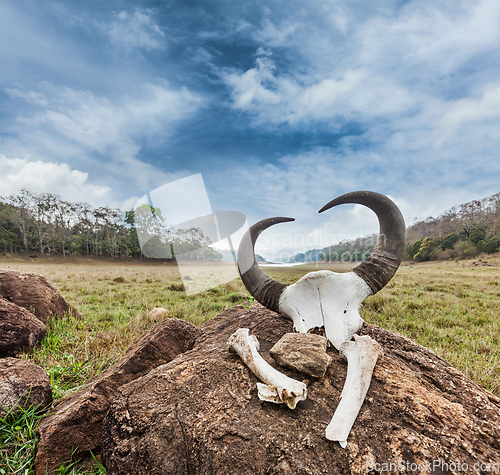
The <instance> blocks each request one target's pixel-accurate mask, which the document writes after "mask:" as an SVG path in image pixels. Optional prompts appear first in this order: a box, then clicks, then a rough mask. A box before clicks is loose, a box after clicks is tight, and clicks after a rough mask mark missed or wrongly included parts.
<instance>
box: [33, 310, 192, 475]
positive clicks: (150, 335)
mask: <svg viewBox="0 0 500 475" xmlns="http://www.w3.org/2000/svg"><path fill="white" fill-rule="evenodd" d="M197 336H198V330H197V328H196V327H195V326H194V325H192V324H190V323H188V322H185V321H183V320H179V319H177V318H171V319H167V320H164V321H163V322H160V323H157V324H156V325H155V326H153V327H152V328H151V329H150V330H149V331H148V332H147V333H145V334H144V335H143V336H142V337H141V338H139V340H137V341H136V342H135V343H134V344H133V345H132V346H131V347H130V348H129V349H128V350H127V353H126V354H125V356H124V357H123V358H122V359H121V360H120V361H118V362H117V363H116V364H114V365H113V366H111V367H110V368H108V369H107V370H106V371H105V372H104V373H102V374H101V375H99V376H98V377H96V378H95V379H94V380H91V381H90V382H89V383H88V384H87V385H86V386H85V387H83V388H82V389H80V390H79V391H78V392H76V393H75V394H73V395H72V396H71V397H69V398H68V399H65V400H63V401H62V402H61V403H60V404H59V405H58V406H57V407H56V408H55V410H54V411H52V414H51V415H50V416H48V417H47V418H46V419H44V420H43V421H42V423H41V424H40V426H39V428H38V433H39V435H40V442H39V443H38V450H37V455H36V462H35V466H36V473H37V474H39V475H42V474H43V475H45V474H46V473H47V471H48V473H53V471H54V470H55V469H56V468H57V467H58V466H59V465H60V464H61V463H63V462H66V461H68V460H69V459H70V458H71V453H72V449H73V448H77V447H78V449H79V450H78V453H77V454H76V457H78V456H84V455H85V452H87V451H89V450H93V451H94V452H95V451H99V449H100V447H101V432H102V421H103V418H104V416H105V414H106V412H107V411H108V409H109V406H110V403H111V400H112V398H113V397H114V396H115V394H116V392H117V390H118V388H119V387H120V386H121V385H123V384H126V383H128V382H130V381H133V380H134V379H136V378H139V377H140V376H143V375H145V374H147V373H148V372H149V371H150V370H151V369H153V368H156V367H157V366H159V365H163V364H165V363H168V362H170V361H172V360H173V359H174V358H175V357H176V356H177V355H179V354H180V353H183V352H185V351H187V350H189V349H191V348H192V347H193V345H194V342H195V340H196V337H197ZM131 473H133V472H131Z"/></svg>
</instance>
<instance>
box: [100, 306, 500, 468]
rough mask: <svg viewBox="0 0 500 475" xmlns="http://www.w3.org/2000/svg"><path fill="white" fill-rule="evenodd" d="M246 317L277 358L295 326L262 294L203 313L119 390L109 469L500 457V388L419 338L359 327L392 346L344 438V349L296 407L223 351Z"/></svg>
mask: <svg viewBox="0 0 500 475" xmlns="http://www.w3.org/2000/svg"><path fill="white" fill-rule="evenodd" d="M240 327H247V328H249V329H250V333H251V334H254V335H256V336H257V337H258V338H259V341H260V353H261V354H262V356H263V357H264V358H265V359H266V360H267V361H268V362H269V363H270V364H272V365H276V363H275V362H274V361H273V360H272V358H271V357H270V356H269V349H270V348H271V347H272V346H273V345H274V344H275V343H276V342H277V341H278V340H279V339H280V338H281V337H282V336H283V334H285V333H288V332H291V330H292V323H291V320H290V319H288V318H287V317H285V316H282V315H277V314H276V313H273V312H271V311H268V310H266V309H264V308H263V307H261V306H259V305H254V306H253V307H252V308H251V309H246V308H243V307H234V308H232V309H229V310H227V311H225V312H223V313H222V314H221V315H219V316H218V317H216V318H215V319H213V320H211V321H209V322H207V323H205V324H203V325H202V326H201V328H200V330H201V331H202V332H203V333H202V335H201V336H200V337H199V338H198V340H197V342H196V345H195V347H194V349H193V350H191V351H189V352H187V353H184V354H182V355H180V356H178V357H177V358H176V359H175V360H173V361H171V362H170V363H168V364H166V365H163V366H160V367H158V368H156V369H154V370H153V371H151V372H150V373H149V374H147V375H145V376H143V377H141V378H139V379H136V380H135V381H133V382H131V383H129V384H127V385H125V386H122V387H121V388H120V389H119V390H118V392H117V395H116V397H115V399H114V400H113V403H112V405H111V408H110V410H109V412H108V415H107V416H106V418H105V422H104V431H103V460H104V462H105V464H106V468H107V473H108V475H118V474H123V475H128V474H134V475H142V474H144V475H145V474H147V475H164V474H167V473H168V474H179V475H180V474H190V475H194V474H218V475H220V474H235V473H237V474H320V473H328V474H333V473H338V474H365V473H366V472H367V471H368V470H369V469H370V468H371V467H377V465H376V464H382V463H385V464H390V463H393V464H402V463H404V464H410V465H409V466H410V467H411V466H412V465H411V464H417V465H418V464H425V463H429V462H430V463H432V461H434V460H436V461H441V462H443V463H453V462H455V463H456V462H460V463H462V467H463V464H468V466H469V467H473V466H474V464H475V463H483V464H487V463H491V464H493V463H495V462H498V461H500V399H499V398H497V397H495V396H494V395H493V394H491V393H489V392H488V391H486V390H484V389H482V388H481V387H480V386H478V385H476V384H475V383H473V382H471V381H470V380H468V379H467V378H465V377H464V376H463V375H462V374H461V373H460V372H459V371H457V370H456V369H454V368H453V367H451V366H450V365H449V364H448V363H447V362H446V361H444V360H442V359H440V358H439V357H437V356H436V355H435V354H434V353H432V352H431V351H429V350H427V349H426V348H424V347H422V346H420V345H418V344H416V343H414V342H413V341H411V340H408V339H406V338H404V337H402V336H400V335H397V334H395V333H392V332H390V331H386V330H383V329H381V328H378V327H375V326H372V325H368V324H365V325H364V326H363V328H362V330H361V331H360V333H362V334H366V335H369V336H370V337H371V338H373V339H375V340H376V341H378V342H379V343H380V344H381V345H382V347H383V349H384V356H383V357H382V358H381V359H380V360H379V361H378V363H377V365H376V367H375V371H374V376H373V380H372V382H371V386H370V388H369V390H368V394H367V397H366V400H365V402H364V404H363V406H362V408H361V411H360V413H359V415H358V418H357V420H356V422H355V423H354V426H353V428H352V430H351V433H350V436H349V439H348V443H347V447H346V449H342V448H341V447H340V446H339V444H338V443H337V442H331V441H329V440H327V439H326V438H325V428H326V426H327V425H328V423H329V422H330V420H331V418H332V415H333V413H334V411H335V408H336V407H337V405H338V403H339V396H340V393H341V391H342V387H343V384H344V381H345V376H346V362H345V361H344V360H343V358H342V357H340V356H339V355H338V353H337V352H336V351H335V350H334V349H329V350H328V353H329V354H330V356H331V357H332V362H331V364H330V365H329V367H328V369H327V372H326V375H325V377H324V378H320V379H317V380H313V381H310V382H309V385H308V397H307V400H305V401H301V402H299V404H298V405H297V407H296V409H295V410H293V411H292V410H290V409H288V408H287V407H286V406H284V405H277V404H273V403H269V402H262V401H259V399H258V398H257V388H256V383H257V379H256V378H255V376H254V375H253V374H252V373H251V372H250V371H249V369H248V368H247V367H246V366H245V365H244V364H243V362H242V361H241V359H240V358H239V357H238V356H237V355H233V354H230V353H229V352H228V351H227V340H228V338H229V336H230V335H231V334H232V333H234V332H235V331H236V330H237V329H238V328H240ZM280 370H281V371H283V372H285V373H286V374H288V375H289V376H291V377H294V378H295V379H299V380H300V379H302V375H301V374H300V373H298V372H295V371H292V370H286V369H283V368H280ZM417 465H413V466H417ZM380 467H381V466H379V473H380V472H381V470H382V469H381V468H380ZM424 467H425V466H424ZM450 467H451V466H450ZM492 467H493V465H492ZM455 468H456V466H455ZM428 472H429V471H425V470H424V471H421V472H419V471H418V470H416V471H413V473H428ZM441 472H444V473H462V472H459V471H458V470H455V469H451V468H450V469H449V470H448V471H446V470H441ZM410 473H411V472H410ZM436 473H438V472H436ZM490 473H495V472H494V470H490Z"/></svg>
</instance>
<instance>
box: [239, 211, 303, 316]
mask: <svg viewBox="0 0 500 475" xmlns="http://www.w3.org/2000/svg"><path fill="white" fill-rule="evenodd" d="M288 221H295V219H293V218H268V219H263V220H262V221H259V222H258V223H255V224H254V225H253V226H252V227H251V228H250V229H249V230H248V231H247V232H246V233H245V235H244V236H243V238H242V240H241V243H240V247H239V248H238V270H239V272H240V276H241V280H242V281H243V283H244V284H245V287H246V288H247V290H248V291H249V292H250V293H251V294H252V295H253V297H254V298H255V299H256V300H257V301H258V302H260V303H261V304H262V305H264V306H265V307H267V308H268V309H270V310H274V311H275V312H279V300H280V296H281V294H282V292H283V290H284V289H285V287H287V286H286V285H285V284H281V283H280V282H277V281H275V280H274V279H271V277H269V276H268V275H266V274H264V272H262V270H261V269H260V267H259V265H258V264H257V260H256V259H255V249H254V246H255V241H257V238H258V237H259V236H260V234H261V233H262V232H263V231H265V230H266V229H267V228H269V227H270V226H272V225H274V224H278V223H286V222H288Z"/></svg>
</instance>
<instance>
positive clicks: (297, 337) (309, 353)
mask: <svg viewBox="0 0 500 475" xmlns="http://www.w3.org/2000/svg"><path fill="white" fill-rule="evenodd" d="M326 344H327V339H326V338H325V337H323V336H321V335H314V334H312V333H287V334H285V335H283V337H282V338H281V340H280V341H278V342H277V343H276V344H275V345H274V346H273V347H272V348H271V349H270V350H269V353H270V354H271V356H272V357H273V358H274V360H275V361H276V363H278V364H279V365H280V366H284V367H285V368H290V369H295V370H297V371H300V372H301V373H305V374H307V375H309V376H313V377H315V378H322V377H323V376H324V375H325V372H326V368H327V367H328V365H329V364H330V362H331V361H332V358H331V357H330V355H328V354H327V353H326Z"/></svg>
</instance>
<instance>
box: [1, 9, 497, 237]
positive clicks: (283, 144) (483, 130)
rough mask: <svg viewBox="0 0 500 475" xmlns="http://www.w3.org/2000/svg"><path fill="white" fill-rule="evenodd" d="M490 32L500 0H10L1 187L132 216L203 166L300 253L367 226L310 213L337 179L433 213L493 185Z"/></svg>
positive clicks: (344, 216) (370, 221)
mask: <svg viewBox="0 0 500 475" xmlns="http://www.w3.org/2000/svg"><path fill="white" fill-rule="evenodd" d="M499 25H500V2H498V1H497V0H477V1H474V0H466V1H459V0H446V1H439V0H418V1H389V0H387V1H386V0H374V1H370V2H368V1H366V0H364V1H356V0H350V1H333V0H329V1H326V0H309V1H308V2H303V1H296V0H287V1H283V0H274V1H252V2H249V1H240V0H231V1H229V0H216V1H214V0H212V1H211V0H204V1H196V0H182V1H180V0H178V1H137V0H136V1H120V2H117V1H106V2H102V1H99V0H86V1H85V2H82V1H65V2H51V1H45V2H39V1H38V2H37V1H31V0H15V1H14V0H3V1H2V3H1V4H0V195H3V196H5V195H8V194H11V193H16V192H18V191H19V190H20V189H21V188H22V187H25V188H28V189H30V190H31V191H34V192H46V191H48V192H52V193H56V194H58V195H60V196H61V197H63V198H65V199H68V200H72V201H86V202H89V203H90V204H92V205H94V206H100V205H111V206H119V207H121V208H122V209H130V208H131V207H132V206H133V203H134V202H135V201H136V200H137V199H138V198H139V197H140V196H142V195H144V194H145V193H146V192H148V191H150V190H153V189H155V188H157V187H159V186H161V185H163V184H165V183H168V182H171V181H172V180H175V179H178V178H182V177H186V176H189V175H193V174H196V173H202V175H203V179H204V181H205V185H206V188H207V191H208V195H209V197H210V201H211V204H212V208H213V209H214V210H233V211H239V212H243V213H245V214H246V215H247V216H248V221H249V223H250V224H251V223H253V222H255V221H257V220H259V219H263V218H265V217H270V216H280V215H284V216H293V217H295V218H297V221H296V222H295V223H292V224H284V225H281V226H282V232H283V233H284V234H288V233H289V234H300V235H301V236H302V239H306V238H309V239H310V240H309V243H311V245H308V244H307V243H306V244H305V245H304V247H314V244H316V245H317V246H319V245H321V244H325V245H326V243H327V241H328V240H330V241H332V240H338V239H341V238H342V237H347V238H348V237H356V236H357V235H359V234H366V233H368V232H372V231H374V230H376V229H377V226H376V220H375V219H374V217H373V216H371V214H370V212H369V211H367V210H364V209H361V208H359V207H352V206H349V207H348V206H345V207H343V208H342V209H339V210H330V211H328V212H327V213H325V215H319V216H318V215H317V210H318V209H319V208H321V207H322V206H323V205H324V204H325V203H327V202H328V201H330V200H331V199H333V198H334V197H336V196H338V195H339V194H341V193H345V192H349V191H355V190H363V189H369V190H373V191H378V192H380V193H384V194H386V195H389V196H390V197H391V198H393V199H394V201H395V202H396V203H397V204H398V205H399V206H400V208H401V210H402V211H403V214H404V215H405V218H406V220H407V222H408V223H411V222H412V221H414V220H415V219H416V218H425V217H427V216H430V215H438V214H439V213H441V212H442V211H444V210H446V209H448V208H450V207H451V206H453V205H455V204H459V203H463V202H466V201H469V200H471V199H478V198H482V197H486V196H488V195H491V194H493V193H496V192H498V191H500V189H499V188H500V186H499V183H500V180H499V177H500V160H499V157H498V154H499V150H500V133H499V130H500V47H499V45H500V28H499ZM344 208H345V209H344ZM320 236H321V239H320V238H319V237H320ZM282 238H283V236H282ZM277 239H278V238H277ZM283 239H284V238H283ZM283 239H282V240H281V241H280V240H279V239H278V241H276V245H278V244H279V245H284V246H287V243H286V242H284V240H283ZM315 239H316V240H315ZM289 244H290V246H288V247H301V245H296V244H297V243H293V242H290V243H289ZM299 244H300V243H299Z"/></svg>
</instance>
